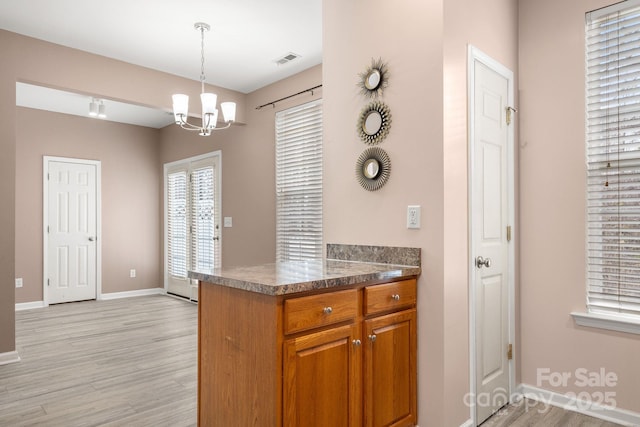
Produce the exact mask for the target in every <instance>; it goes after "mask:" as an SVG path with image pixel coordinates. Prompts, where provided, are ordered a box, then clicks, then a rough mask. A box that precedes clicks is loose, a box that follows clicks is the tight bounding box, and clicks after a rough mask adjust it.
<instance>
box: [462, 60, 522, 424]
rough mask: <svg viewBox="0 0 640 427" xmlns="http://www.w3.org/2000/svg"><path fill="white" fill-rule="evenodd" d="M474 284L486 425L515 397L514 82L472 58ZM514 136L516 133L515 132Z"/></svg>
mask: <svg viewBox="0 0 640 427" xmlns="http://www.w3.org/2000/svg"><path fill="white" fill-rule="evenodd" d="M472 66H473V67H474V72H473V76H474V81H473V84H472V87H473V92H474V93H473V105H472V108H473V114H472V115H471V116H472V118H473V123H472V126H473V132H472V138H471V144H472V147H471V156H472V159H471V166H472V173H471V195H472V197H471V216H472V218H471V240H472V242H471V261H472V263H473V265H472V266H471V271H472V274H471V281H472V287H473V290H474V292H473V298H472V299H474V300H475V302H474V308H475V316H474V320H475V331H473V330H472V333H475V385H476V387H475V388H476V389H475V396H476V401H475V405H476V406H475V408H476V422H477V424H479V423H481V422H482V421H484V420H485V419H487V418H488V417H489V416H491V414H493V413H494V412H496V411H497V410H498V409H500V408H501V407H502V406H504V405H506V404H507V403H509V396H510V360H509V359H510V358H509V356H508V353H509V349H510V346H509V341H510V323H509V322H510V310H509V298H510V292H511V291H510V284H509V281H510V270H511V269H512V268H513V267H512V265H510V256H509V245H510V242H509V241H510V234H511V232H510V228H508V227H509V226H510V223H509V221H510V218H511V213H510V200H509V197H511V195H510V191H511V190H510V187H511V188H512V182H511V181H512V180H513V176H512V173H510V172H509V171H510V166H511V165H510V164H509V162H510V161H512V160H510V158H511V156H510V154H511V149H510V146H509V144H510V132H512V131H511V126H510V125H509V124H508V122H509V121H510V117H507V116H511V113H512V111H511V110H510V109H509V107H510V104H509V98H510V94H509V91H510V79H509V77H508V76H505V75H504V74H503V73H500V72H498V71H496V70H494V69H492V68H491V67H489V66H488V65H486V64H485V63H483V62H481V61H479V60H478V59H474V60H473V64H472ZM511 135H512V133H511Z"/></svg>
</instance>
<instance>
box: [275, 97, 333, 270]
mask: <svg viewBox="0 0 640 427" xmlns="http://www.w3.org/2000/svg"><path fill="white" fill-rule="evenodd" d="M320 257H322V100H317V101H313V102H309V103H306V104H303V105H300V106H298V107H294V108H290V109H288V110H284V111H281V112H278V113H276V259H277V260H278V261H285V260H288V261H291V260H303V259H312V258H320Z"/></svg>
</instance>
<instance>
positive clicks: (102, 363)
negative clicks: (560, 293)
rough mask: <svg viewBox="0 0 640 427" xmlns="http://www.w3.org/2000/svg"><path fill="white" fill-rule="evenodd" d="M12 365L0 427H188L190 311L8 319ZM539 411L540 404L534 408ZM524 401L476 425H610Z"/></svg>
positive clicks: (65, 307)
mask: <svg viewBox="0 0 640 427" xmlns="http://www.w3.org/2000/svg"><path fill="white" fill-rule="evenodd" d="M16 344H17V349H18V353H19V354H20V357H21V358H22V361H20V362H19V363H13V364H10V365H4V366H0V426H2V427H5V426H11V427H14V426H46V427H50V426H52V427H58V426H60V427H63V426H64V427H80V426H133V427H145V426H154V427H156V426H171V427H182V426H195V425H196V399H197V397H196V393H197V391H196V390H197V378H196V370H197V359H196V357H197V306H196V305H195V304H191V303H189V302H186V301H182V300H179V299H175V298H170V297H165V296H149V297H138V298H125V299H120V300H112V301H86V302H79V303H72V304H59V305H52V306H50V307H48V308H44V309H35V310H28V311H19V312H17V313H16ZM539 405H540V404H539ZM538 409H543V408H541V407H536V406H533V403H530V404H529V405H528V406H525V405H514V406H511V407H508V408H506V409H505V410H503V411H501V412H499V413H497V414H496V415H494V416H493V417H492V418H490V419H489V420H487V421H486V422H485V423H484V424H483V425H482V427H503V426H514V427H519V426H544V427H551V426H558V427H566V426H584V427H614V426H617V424H613V423H607V422H605V421H601V420H598V419H595V418H590V417H586V416H583V415H579V414H575V413H573V412H568V411H563V410H562V409H559V408H550V409H549V410H548V411H540V412H539V411H538Z"/></svg>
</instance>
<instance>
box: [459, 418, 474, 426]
mask: <svg viewBox="0 0 640 427" xmlns="http://www.w3.org/2000/svg"><path fill="white" fill-rule="evenodd" d="M472 426H473V420H471V419H468V420H467V421H465V422H464V423H463V424H460V427H472Z"/></svg>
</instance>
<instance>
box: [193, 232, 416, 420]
mask: <svg viewBox="0 0 640 427" xmlns="http://www.w3.org/2000/svg"><path fill="white" fill-rule="evenodd" d="M420 272H421V269H420V250H419V249H416V248H392V247H382V246H353V245H332V244H330V245H327V258H326V259H321V260H308V261H291V262H280V263H272V264H264V265H259V266H250V267H236V268H231V269H221V270H215V271H210V272H203V271H192V272H190V273H189V277H191V278H193V279H197V280H199V282H200V285H199V289H198V424H199V425H201V426H225V427H228V426H302V425H304V426H316V425H317V426H327V425H331V426H341V425H342V426H361V425H371V426H373V425H394V426H412V425H415V424H416V421H417V414H416V402H417V401H416V378H417V375H416V365H417V360H416V359H417V332H416V325H417V320H416V316H417V315H416V301H417V287H416V277H417V276H418V275H419V274H420Z"/></svg>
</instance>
